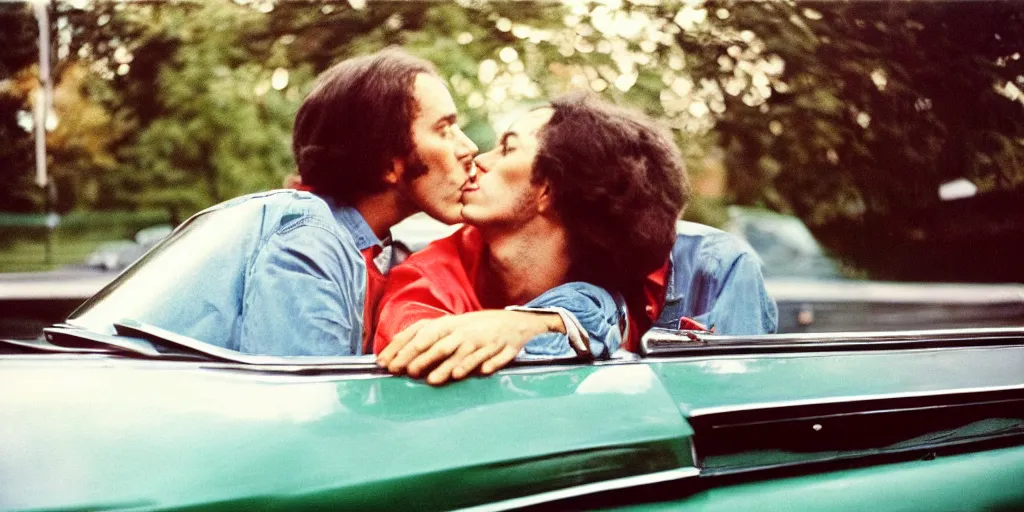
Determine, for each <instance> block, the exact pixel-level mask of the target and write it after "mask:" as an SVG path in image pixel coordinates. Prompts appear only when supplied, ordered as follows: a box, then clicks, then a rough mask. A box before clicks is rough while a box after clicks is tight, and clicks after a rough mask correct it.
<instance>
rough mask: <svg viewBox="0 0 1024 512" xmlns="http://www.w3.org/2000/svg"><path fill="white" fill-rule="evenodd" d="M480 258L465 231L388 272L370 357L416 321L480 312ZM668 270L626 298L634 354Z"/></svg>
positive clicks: (479, 247) (474, 233) (479, 242)
mask: <svg viewBox="0 0 1024 512" xmlns="http://www.w3.org/2000/svg"><path fill="white" fill-rule="evenodd" d="M483 254H484V242H483V239H482V237H481V236H480V232H479V231H478V230H477V229H476V228H473V227H470V226H465V227H463V228H461V229H459V230H458V231H456V232H455V233H454V234H452V235H451V236H449V237H448V238H444V239H441V240H438V241H436V242H433V243H431V244H430V245H428V246H427V247H426V248H425V249H423V250H422V251H419V252H417V253H416V254H413V255H412V256H410V257H409V259H407V260H405V261H404V262H403V263H402V264H401V265H398V266H397V267H395V268H393V269H392V270H391V272H390V273H389V274H388V279H387V284H386V286H385V289H384V296H383V297H382V298H381V301H380V312H379V315H378V317H377V332H376V334H375V336H374V342H373V351H374V353H380V351H381V350H383V349H384V347H386V346H387V345H388V343H390V342H391V339H392V338H393V337H394V336H395V335H396V334H398V333H400V332H402V330H404V329H405V328H406V327H409V326H410V325H412V324H414V323H416V322H417V321H419V320H423V319H432V318H438V317H442V316H444V315H447V314H460V313H468V312H471V311H480V310H481V309H484V307H483V305H482V304H481V300H480V298H479V296H478V292H477V289H478V285H479V284H480V282H479V278H480V263H481V261H482V260H483ZM668 266H669V263H668V262H667V261H666V262H665V265H663V266H662V267H661V268H660V269H658V270H656V271H654V272H652V273H651V274H650V275H649V276H647V279H646V280H645V282H644V287H643V297H637V298H635V299H634V300H628V299H627V304H628V305H629V311H630V315H629V316H630V324H631V328H630V333H631V335H630V338H629V339H628V340H626V347H625V348H626V349H627V350H630V351H633V352H636V351H637V349H638V348H639V346H640V335H641V334H642V333H643V332H644V331H646V330H647V329H648V328H650V326H651V325H653V323H654V320H655V319H657V318H658V315H659V314H661V310H662V307H663V306H664V297H665V278H666V276H667V275H668ZM483 302H484V303H489V301H487V300H484V301H483ZM641 311H642V312H643V313H642V314H641V313H640V312H641Z"/></svg>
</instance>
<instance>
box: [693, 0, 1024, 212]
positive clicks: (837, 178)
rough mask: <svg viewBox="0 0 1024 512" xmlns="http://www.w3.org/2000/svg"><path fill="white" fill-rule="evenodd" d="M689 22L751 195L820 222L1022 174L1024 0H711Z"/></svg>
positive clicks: (911, 204) (743, 197)
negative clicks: (703, 18) (703, 19)
mask: <svg viewBox="0 0 1024 512" xmlns="http://www.w3.org/2000/svg"><path fill="white" fill-rule="evenodd" d="M702 8H703V9H704V11H705V13H706V14H707V19H708V22H707V24H705V25H704V26H703V28H701V29H699V30H695V31H687V32H682V33H680V34H679V36H678V40H679V44H680V47H682V48H683V50H684V51H686V52H687V54H688V55H689V56H691V60H690V66H691V69H692V72H693V73H694V74H695V75H697V76H700V77H707V78H709V79H711V80H712V81H713V82H712V86H713V87H715V88H717V90H718V91H720V94H721V98H722V101H723V102H724V106H725V108H724V109H722V112H721V115H720V116H718V118H717V123H716V124H715V132H716V133H717V135H718V136H719V140H720V143H721V144H722V146H723V147H724V148H726V149H727V150H728V164H729V169H730V185H731V188H732V191H733V193H734V194H735V196H736V199H737V200H738V201H739V202H741V203H745V204H757V203H761V204H765V205H768V206H770V207H772V208H775V209H779V210H783V211H792V212H795V213H797V214H798V215H800V216H801V217H803V218H804V219H805V220H807V221H809V222H810V223H811V224H813V225H819V224H822V223H825V222H827V221H830V220H834V219H837V218H863V217H864V216H876V217H878V216H881V217H887V218H893V219H899V218H902V217H906V216H908V215H910V214H911V212H914V211H917V210H919V209H921V208H925V207H928V206H930V205H934V204H936V203H938V202H939V196H938V187H939V185H940V184H941V183H944V182H946V181H950V180H953V179H957V178H961V177H966V178H969V179H971V180H972V181H974V182H975V183H976V184H978V185H979V188H980V189H981V190H982V191H986V190H993V189H1011V188H1014V187H1017V186H1020V185H1021V184H1022V183H1024V166H1022V165H1021V162H1024V99H1022V96H1021V94H1020V88H1021V87H1024V60H1022V59H1021V52H1024V11H1021V9H1020V5H1019V3H1018V2H1015V1H997V0H993V1H982V2H820V1H819V2H795V3H790V2H733V1H712V2H706V3H705V4H703V6H702Z"/></svg>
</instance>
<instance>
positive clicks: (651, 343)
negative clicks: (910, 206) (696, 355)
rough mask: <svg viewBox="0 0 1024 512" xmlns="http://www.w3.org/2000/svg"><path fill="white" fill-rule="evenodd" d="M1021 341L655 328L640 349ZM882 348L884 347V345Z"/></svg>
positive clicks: (1015, 333)
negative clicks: (736, 333)
mask: <svg viewBox="0 0 1024 512" xmlns="http://www.w3.org/2000/svg"><path fill="white" fill-rule="evenodd" d="M1006 338H1020V340H1021V343H1022V344H1024V327H987V328H973V329H933V330H915V331H878V332H830V333H790V334H761V335H753V336H725V335H717V334H710V333H707V332H703V331H677V330H671V329H662V328H653V329H651V330H650V331H647V333H645V334H644V336H643V338H642V339H641V341H640V343H641V350H642V352H643V354H644V355H648V356H657V355H659V354H673V353H675V352H677V351H678V350H679V349H683V350H686V349H696V348H706V349H714V348H718V347H733V348H741V347H747V346H749V347H751V348H756V347H757V346H758V345H761V346H764V348H767V347H768V346H776V347H777V346H786V347H801V346H813V345H823V344H829V345H830V346H835V348H837V349H842V347H843V346H844V345H853V344H858V343H883V342H904V343H922V344H924V343H929V342H942V341H957V340H964V341H968V340H989V339H992V340H995V339H1006ZM879 348H882V347H881V346H880V347H879Z"/></svg>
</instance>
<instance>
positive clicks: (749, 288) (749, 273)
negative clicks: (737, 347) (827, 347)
mask: <svg viewBox="0 0 1024 512" xmlns="http://www.w3.org/2000/svg"><path fill="white" fill-rule="evenodd" d="M670 258H671V265H670V266H669V274H668V276H667V278H666V282H665V284H666V290H665V307H664V309H663V310H662V312H661V315H660V316H659V317H658V320H657V321H656V322H655V324H654V325H655V326H657V327H664V328H667V329H678V328H679V319H680V318H682V317H688V318H692V319H694V320H696V321H698V322H700V323H702V324H704V325H706V326H707V327H708V328H711V327H714V330H715V333H716V334H727V335H754V334H769V333H774V332H775V330H776V329H777V328H778V320H779V313H778V309H777V308H776V305H775V301H774V300H772V298H771V297H770V296H769V295H768V291H767V290H766V289H765V284H764V275H763V274H762V272H761V265H762V263H761V258H759V257H758V256H757V253H755V252H754V250H753V249H752V248H751V247H750V246H749V245H747V244H746V243H744V242H743V241H742V240H740V239H739V238H737V237H735V236H733V235H731V234H729V233H726V232H724V231H721V230H718V229H715V228H712V227H709V226H705V225H702V224H696V223H693V222H685V221H679V222H677V223H676V243H675V245H674V246H673V248H672V254H671V256H670Z"/></svg>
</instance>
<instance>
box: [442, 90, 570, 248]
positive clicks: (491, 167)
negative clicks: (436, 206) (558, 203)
mask: <svg viewBox="0 0 1024 512" xmlns="http://www.w3.org/2000/svg"><path fill="white" fill-rule="evenodd" d="M553 113H554V111H553V110H551V109H550V108H542V109H537V110H534V111H532V112H530V113H529V114H526V115H525V116H523V117H522V118H520V119H519V120H518V121H516V122H515V123H514V124H513V125H512V126H511V127H510V128H509V129H508V131H506V132H505V133H504V134H502V136H501V140H500V141H499V143H498V145H497V146H496V147H495V148H494V149H492V150H490V151H488V152H487V153H484V154H482V155H480V156H478V157H477V158H476V168H477V174H476V177H475V179H473V180H471V181H469V182H467V183H466V186H464V187H463V188H462V204H463V206H462V217H463V218H464V219H465V221H466V222H467V223H469V224H472V225H474V226H480V227H498V226H501V227H505V228H509V227H516V226H519V225H522V224H524V223H525V222H527V221H529V220H530V219H532V218H533V217H535V216H537V215H538V213H539V210H538V205H539V204H540V203H539V201H540V197H541V194H542V191H543V189H544V184H543V183H533V182H532V181H531V179H530V177H531V175H532V173H533V163H534V159H535V158H536V156H537V149H538V147H539V145H540V140H539V139H538V135H539V132H540V130H541V129H542V128H544V126H545V125H546V124H547V122H548V120H550V119H551V115H552V114H553Z"/></svg>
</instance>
